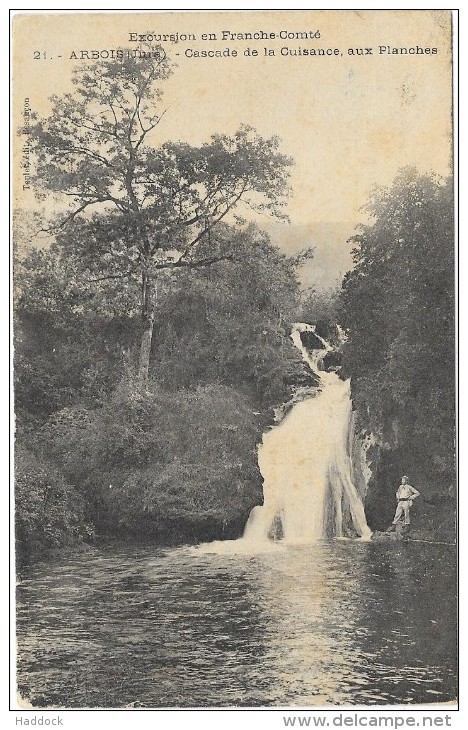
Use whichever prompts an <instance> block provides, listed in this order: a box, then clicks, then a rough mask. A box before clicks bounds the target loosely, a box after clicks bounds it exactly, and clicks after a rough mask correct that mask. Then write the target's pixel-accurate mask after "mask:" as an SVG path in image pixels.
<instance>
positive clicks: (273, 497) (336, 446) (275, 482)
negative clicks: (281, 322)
mask: <svg viewBox="0 0 468 730" xmlns="http://www.w3.org/2000/svg"><path fill="white" fill-rule="evenodd" d="M303 332H312V333H313V334H314V337H315V338H316V339H317V340H319V341H320V343H321V344H322V348H321V349H314V350H313V351H312V352H311V354H309V352H308V351H307V349H306V347H305V346H304V344H303V342H302V339H301V333H303ZM291 337H292V340H293V342H294V344H295V345H296V347H298V348H299V350H300V351H301V353H302V357H303V359H304V360H305V362H306V363H307V364H308V365H309V367H310V368H311V370H312V371H313V372H314V373H315V374H316V375H317V376H318V377H319V379H320V391H319V392H318V393H316V394H315V395H314V396H313V397H310V398H307V399H306V400H303V401H302V402H300V403H296V405H295V406H294V407H293V408H292V410H291V411H290V413H289V414H288V415H287V416H286V417H285V418H284V420H283V421H282V422H281V423H280V424H279V425H278V426H276V427H274V428H272V429H271V430H270V431H269V432H267V433H266V434H265V435H264V437H263V441H262V444H261V445H260V447H259V449H258V464H259V467H260V471H261V473H262V476H263V495H264V503H263V505H262V506H261V507H254V509H253V510H252V512H251V514H250V517H249V519H248V521H247V524H246V527H245V530H244V536H243V538H242V539H243V540H244V541H246V542H247V543H259V542H264V541H266V540H268V539H269V538H272V537H276V538H281V539H282V541H284V542H286V543H310V542H314V541H315V540H318V539H320V538H323V537H341V536H342V535H343V516H344V515H346V516H348V514H349V517H350V520H351V522H352V526H353V528H354V531H355V533H357V535H359V536H360V537H362V538H364V539H366V538H369V537H370V536H371V531H370V529H369V527H368V525H367V522H366V517H365V514H364V507H363V504H362V500H361V498H360V495H359V494H358V492H357V490H356V487H355V486H354V484H353V480H352V465H351V455H350V450H349V443H350V438H349V435H350V430H351V428H352V411H351V397H350V384H349V381H343V380H341V378H340V377H339V376H338V375H337V374H336V373H334V372H330V373H327V372H324V371H322V370H320V363H321V361H322V360H323V358H324V356H325V355H326V354H327V352H329V351H330V350H331V349H332V348H331V347H330V345H329V344H328V343H327V342H325V341H324V340H323V339H322V338H321V337H319V335H318V334H317V333H316V332H315V327H314V326H312V325H307V324H301V323H298V324H295V325H294V328H293V331H292V335H291Z"/></svg>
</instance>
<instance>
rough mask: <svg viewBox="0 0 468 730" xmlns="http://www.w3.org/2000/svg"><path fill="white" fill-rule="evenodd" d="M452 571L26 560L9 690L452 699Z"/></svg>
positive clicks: (315, 563)
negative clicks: (14, 685)
mask: <svg viewBox="0 0 468 730" xmlns="http://www.w3.org/2000/svg"><path fill="white" fill-rule="evenodd" d="M455 564H456V555H455V549H454V548H452V547H450V546H444V545H432V544H425V543H416V542H413V543H412V542H404V543H403V542H401V543H395V542H385V543H378V542H372V541H371V542H361V541H356V540H335V541H320V542H318V543H316V544H314V545H307V546H304V547H300V546H298V547H294V546H288V547H286V546H285V547H278V549H276V550H274V551H272V552H266V553H263V554H259V555H252V556H250V555H248V554H243V555H236V554H232V555H214V554H205V553H203V551H201V552H197V551H196V550H195V551H194V550H193V549H190V548H188V547H187V548H183V547H182V548H170V549H161V548H150V547H148V546H144V547H141V546H137V547H135V546H133V547H129V546H126V547H123V548H120V547H119V548H116V547H106V548H103V549H99V550H96V551H95V552H92V553H89V554H83V555H80V556H79V557H75V558H73V559H64V560H62V561H61V562H60V561H59V562H56V563H53V564H50V563H41V564H38V565H35V566H34V567H32V568H30V569H29V571H28V572H27V573H26V574H25V575H24V577H23V579H22V580H21V582H20V584H19V587H18V614H17V626H18V637H19V638H18V686H19V691H20V693H21V695H22V696H23V697H24V698H26V699H27V700H29V702H31V703H32V704H33V705H35V706H38V707H47V706H49V707H51V706H55V707H116V708H117V707H125V706H131V705H132V704H136V705H137V706H143V707H181V708H182V707H281V706H287V707H289V706H323V705H327V704H334V705H356V704H361V705H362V704H364V705H374V704H392V705H395V704H406V703H429V702H444V701H450V700H454V699H455V697H456V632H455V619H456V615H455V614H456V596H455V593H456V570H455Z"/></svg>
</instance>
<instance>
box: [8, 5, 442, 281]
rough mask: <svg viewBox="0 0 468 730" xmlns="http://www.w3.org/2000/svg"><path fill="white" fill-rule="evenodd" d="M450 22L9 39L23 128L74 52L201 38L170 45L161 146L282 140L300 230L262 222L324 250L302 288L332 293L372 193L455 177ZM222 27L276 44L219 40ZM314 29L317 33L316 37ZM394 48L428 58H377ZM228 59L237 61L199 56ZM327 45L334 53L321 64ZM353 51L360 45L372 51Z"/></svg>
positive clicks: (121, 24) (112, 21)
mask: <svg viewBox="0 0 468 730" xmlns="http://www.w3.org/2000/svg"><path fill="white" fill-rule="evenodd" d="M450 23H451V16H450V12H449V11H443V10H442V11H440V10H427V11H424V10H416V11H404V10H403V11H398V10H393V11H391V10H389V11H387V10H385V11H384V10H376V11H344V10H343V11H291V12H284V11H279V12H274V11H261V12H251V11H249V12H245V11H244V12H235V13H231V12H222V13H221V12H219V13H208V14H203V13H199V12H196V13H184V14H180V13H162V14H159V13H152V14H150V13H141V14H140V13H132V14H128V13H127V14H126V13H116V14H114V13H112V14H103V13H97V14H93V13H88V14H84V15H83V14H80V15H76V14H73V13H70V14H63V13H54V14H51V13H49V14H47V13H44V14H37V15H28V14H27V13H25V14H24V15H21V14H20V15H18V16H17V17H16V18H15V22H14V41H13V43H14V48H13V51H14V69H13V93H14V110H15V123H16V124H17V125H18V124H19V123H20V121H21V109H22V106H23V102H24V99H25V98H28V99H29V100H30V106H31V108H32V109H33V110H34V111H37V112H38V113H40V114H43V113H47V112H48V110H49V109H50V102H49V101H48V99H49V97H50V96H51V95H52V94H62V93H64V92H67V91H70V90H72V88H73V87H72V83H71V77H72V69H73V67H74V66H75V65H76V64H77V63H80V62H77V61H76V60H74V59H71V58H70V56H71V55H73V53H74V54H75V55H77V56H78V57H79V56H80V55H81V51H87V52H91V51H100V52H102V51H108V50H110V49H116V48H121V47H129V48H132V49H133V48H138V45H139V44H138V42H134V41H130V34H138V35H144V34H147V33H151V34H154V35H155V36H157V35H159V34H167V35H170V34H174V35H175V34H177V33H178V34H179V35H180V34H186V35H187V36H188V35H189V34H192V36H195V40H193V39H189V40H186V41H185V40H180V41H179V42H178V43H173V42H171V40H170V39H167V40H165V41H162V46H163V47H164V49H165V51H166V53H167V55H168V56H169V57H170V58H171V59H172V60H173V61H175V62H176V63H177V66H178V67H177V68H176V69H175V71H174V73H173V75H172V76H171V78H170V79H169V80H168V81H167V82H165V83H164V97H163V102H162V105H163V107H164V108H167V112H166V114H165V116H164V120H163V122H162V123H161V124H160V125H159V126H158V127H157V128H156V130H155V131H154V133H153V135H152V137H151V139H150V141H151V143H152V144H154V145H158V144H160V143H162V142H164V141H166V140H167V139H172V140H184V141H187V142H189V143H191V144H200V143H202V142H204V141H207V140H208V139H209V137H210V135H211V134H213V133H216V132H222V133H224V132H226V133H230V132H234V131H235V130H236V129H237V128H238V127H239V125H240V124H250V125H252V126H253V127H255V128H256V129H257V130H258V132H259V133H260V134H262V135H264V136H267V137H269V136H272V135H277V136H278V137H279V138H280V139H281V145H280V149H281V151H282V152H284V153H285V154H287V155H290V156H291V157H292V158H293V159H294V166H293V168H292V175H291V180H290V182H291V186H292V191H293V194H292V197H291V199H290V201H289V204H288V208H287V213H288V215H289V218H290V225H289V226H286V225H280V224H278V223H276V222H275V221H272V220H270V219H267V218H264V217H263V218H262V219H258V221H257V222H258V223H259V224H260V225H261V226H262V227H264V228H265V229H266V230H268V232H269V233H270V235H271V236H272V239H273V240H274V242H276V243H277V244H278V245H279V246H280V247H281V248H282V249H283V250H284V251H285V252H287V253H295V252H296V251H297V250H298V249H300V248H303V247H304V246H309V245H311V246H314V247H315V258H314V259H313V261H311V262H309V263H308V264H307V265H306V266H305V267H304V270H303V272H302V280H303V283H304V285H305V286H313V287H316V288H321V287H328V286H331V285H333V284H334V283H335V282H336V281H337V280H338V279H339V278H340V276H342V274H343V273H344V272H345V271H346V270H347V269H348V268H349V267H350V266H351V258H350V244H349V243H348V242H347V239H348V238H349V237H350V236H351V235H353V233H354V230H355V227H356V225H357V224H358V223H359V221H360V220H362V219H363V217H364V215H365V214H364V213H363V211H362V206H363V205H364V204H365V203H366V200H367V199H368V196H369V193H370V192H371V190H372V188H373V187H374V186H375V185H378V186H382V185H389V184H391V181H392V180H393V179H394V177H395V176H396V174H397V172H398V170H399V169H400V168H401V167H403V166H405V165H411V166H414V167H416V168H417V169H418V170H420V171H421V172H428V171H434V172H436V173H438V174H441V175H446V174H448V173H449V171H450V168H451V125H452V122H451V104H452V89H451V74H452V70H451V27H450ZM223 31H225V32H229V33H232V34H237V33H240V34H246V33H259V32H261V31H263V33H264V34H268V35H270V34H275V37H274V38H268V39H267V40H265V39H254V40H248V39H245V38H244V37H242V38H239V39H238V38H236V39H235V40H234V39H232V38H228V39H224V40H223V37H222V36H223ZM317 32H319V34H320V37H312V38H311V37H310V36H311V35H312V36H316V35H317ZM203 34H206V35H207V36H208V35H209V34H211V38H213V35H214V36H216V40H208V39H204V38H203ZM280 34H283V35H284V34H286V35H289V36H296V35H297V34H307V36H309V37H307V38H296V37H290V38H280V37H279V35H280ZM387 47H390V49H392V48H408V49H409V48H412V49H417V48H420V49H423V50H425V49H426V48H428V49H430V51H431V52H430V53H425V52H424V53H407V54H401V53H398V54H394V53H389V52H388V50H385V52H383V53H380V50H381V48H386V49H387ZM265 48H267V49H268V50H267V52H268V53H270V55H265V50H264V49H265ZM366 48H367V49H369V51H370V52H369V51H368V52H367V53H366V52H365V49H366ZM226 49H229V54H230V55H229V56H227V57H226V56H225V57H221V58H200V57H194V56H195V54H196V53H197V52H202V51H213V50H219V51H221V52H226ZM304 49H306V50H308V51H309V54H308V55H305V54H304V53H303V50H304ZM318 49H328V53H329V54H330V55H326V56H317V55H311V53H312V52H313V51H314V50H315V51H317V50H318ZM335 49H336V51H337V52H335ZM349 49H353V50H356V49H363V53H364V55H356V54H352V55H351V54H350V53H349ZM432 49H437V52H436V53H434V52H432ZM234 51H236V52H237V55H236V56H234V55H233V52H234ZM254 51H256V52H257V54H258V55H253V52H254ZM298 51H301V55H298ZM271 52H273V53H271ZM44 54H45V58H44ZM38 55H39V58H35V56H38ZM82 62H83V63H85V62H86V61H82ZM19 155H20V146H19V145H17V148H16V156H15V158H14V177H15V180H16V196H15V197H16V204H17V205H18V206H19V207H21V208H26V209H27V208H31V209H33V208H34V207H35V206H36V205H37V202H36V201H35V198H34V191H31V190H29V191H23V190H22V189H21V184H20V183H21V167H20V157H19Z"/></svg>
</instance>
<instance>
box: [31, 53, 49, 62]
mask: <svg viewBox="0 0 468 730" xmlns="http://www.w3.org/2000/svg"><path fill="white" fill-rule="evenodd" d="M41 58H47V52H46V51H34V60H35V61H39V60H40V59H41Z"/></svg>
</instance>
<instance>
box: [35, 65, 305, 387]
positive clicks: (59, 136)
mask: <svg viewBox="0 0 468 730" xmlns="http://www.w3.org/2000/svg"><path fill="white" fill-rule="evenodd" d="M170 73H171V67H170V64H169V62H168V60H167V59H163V60H160V59H157V58H150V57H145V58H139V59H135V58H130V59H123V60H121V61H113V62H96V63H93V64H90V65H89V66H86V67H80V68H76V69H75V70H74V76H73V83H74V85H75V92H74V93H73V94H71V93H67V94H64V95H63V96H61V97H58V96H54V97H53V98H52V113H51V115H50V116H49V117H47V118H44V119H36V120H35V121H34V123H33V124H32V125H31V127H30V129H29V135H30V140H31V143H32V144H33V145H34V149H35V153H36V155H37V174H36V178H35V181H34V186H35V189H36V190H37V191H38V192H39V193H40V194H42V195H45V194H47V193H52V194H53V195H54V196H56V198H57V199H58V200H59V204H60V206H61V208H60V210H61V212H60V213H59V214H58V215H57V216H56V218H55V220H54V221H52V222H51V224H50V226H49V231H50V233H51V234H53V235H54V236H55V237H56V240H57V242H58V244H59V245H60V246H61V247H63V248H64V249H66V251H67V254H68V255H70V256H71V257H74V258H75V260H76V261H78V262H79V275H80V276H81V277H83V278H84V279H85V281H87V283H89V284H91V285H97V286H99V284H100V283H101V282H105V281H110V280H120V281H125V282H129V283H130V284H131V285H132V286H134V287H135V290H136V288H137V287H138V300H139V309H140V314H141V319H142V323H143V327H142V336H141V345H140V359H139V376H140V379H141V381H142V382H143V383H146V380H147V378H148V369H149V361H150V352H151V343H152V337H153V326H154V307H155V301H156V294H155V290H156V277H157V274H158V273H159V272H160V271H161V270H163V269H172V270H178V269H182V268H200V267H205V266H210V265H211V264H213V263H215V262H216V261H221V260H231V259H232V258H233V256H234V251H233V247H232V246H231V242H230V241H227V242H225V245H224V246H223V248H222V249H220V250H219V251H218V252H217V254H216V255H215V256H211V257H210V256H203V255H200V253H199V251H200V249H201V244H202V243H203V242H204V241H206V240H207V239H209V238H210V236H212V234H213V233H214V231H215V230H216V228H217V227H218V226H219V225H220V223H221V222H222V221H224V220H225V219H228V218H229V217H231V218H232V217H233V216H234V211H235V210H236V209H237V208H238V206H239V204H240V203H241V202H243V203H244V204H245V206H247V207H248V208H250V209H253V210H255V211H257V212H258V211H260V212H268V213H270V214H272V215H274V216H278V217H284V215H283V213H282V211H281V208H282V206H283V205H284V201H285V198H286V196H287V194H288V187H287V177H288V166H289V165H290V164H291V160H290V159H289V158H287V157H285V156H284V155H282V154H280V153H279V152H278V144H279V143H278V139H277V138H275V137H273V138H271V139H263V138H262V137H260V136H259V135H258V134H257V133H256V132H255V130H253V129H252V128H250V127H246V126H241V127H240V129H239V130H238V131H237V132H236V133H235V134H234V135H233V136H229V135H225V134H216V135H213V136H212V137H211V139H210V141H209V142H207V143H205V144H203V145H201V146H200V147H194V146H190V145H188V144H186V143H183V142H166V143H165V144H163V145H161V146H160V147H158V148H155V147H153V146H152V145H151V134H152V132H153V130H154V129H155V128H156V127H157V126H158V124H160V123H161V120H162V119H163V117H164V114H165V110H161V111H159V110H158V107H159V105H160V102H161V97H162V91H161V89H160V87H159V84H160V83H161V82H163V81H164V80H166V79H167V78H168V76H169V75H170ZM64 201H65V202H64ZM65 203H66V204H65Z"/></svg>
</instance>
